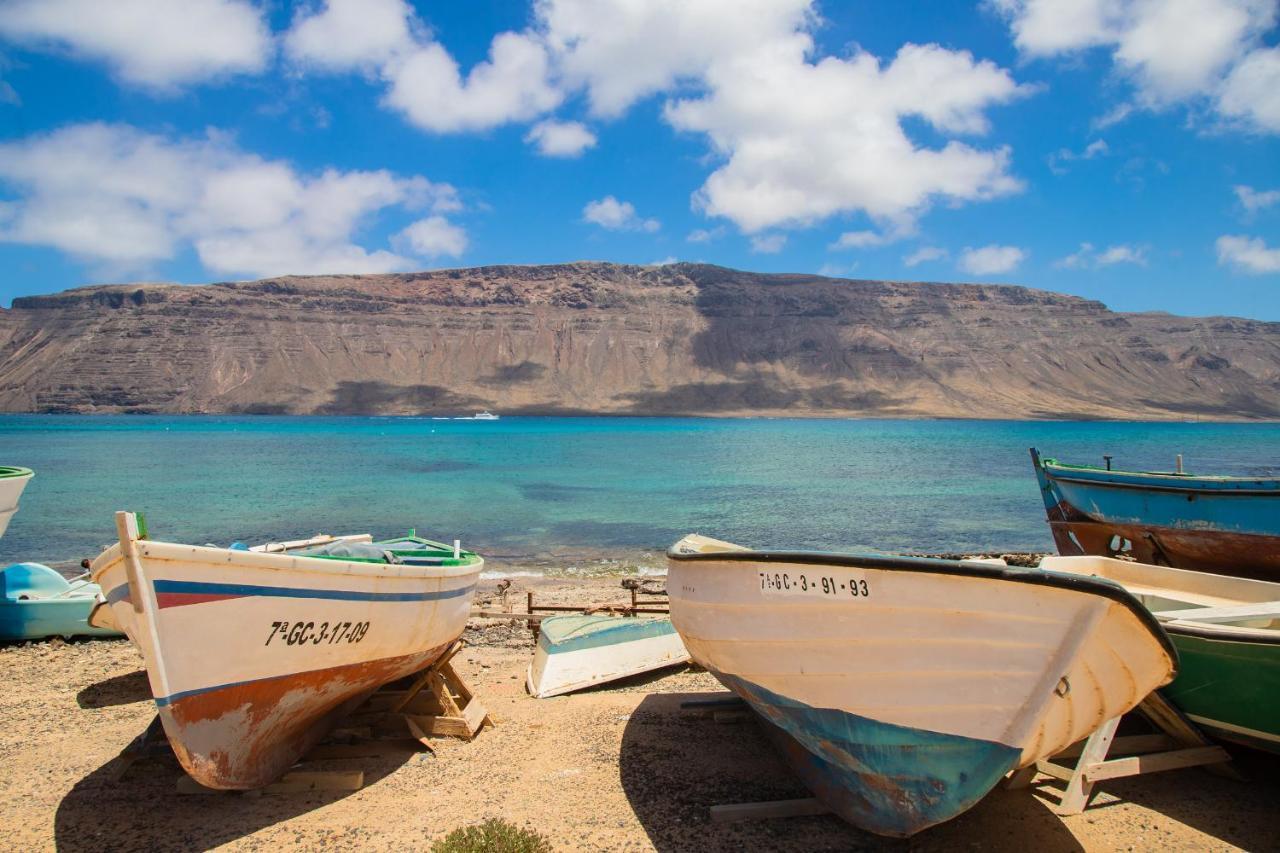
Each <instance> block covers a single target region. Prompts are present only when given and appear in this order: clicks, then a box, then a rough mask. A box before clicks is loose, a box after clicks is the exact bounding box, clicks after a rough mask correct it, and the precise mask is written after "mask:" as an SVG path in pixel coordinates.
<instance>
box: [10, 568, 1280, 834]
mask: <svg viewBox="0 0 1280 853" xmlns="http://www.w3.org/2000/svg"><path fill="white" fill-rule="evenodd" d="M528 589H534V590H535V591H536V597H537V600H538V602H540V603H557V602H563V603H574V604H585V603H588V602H599V601H606V600H614V601H622V600H624V598H626V593H625V591H624V590H622V589H620V588H619V585H618V579H617V578H616V577H614V578H590V579H573V578H517V579H516V580H515V583H514V585H513V587H512V589H511V591H510V592H509V593H508V598H509V600H510V601H511V602H512V604H513V606H514V609H516V610H523V608H524V602H525V592H526V590H528ZM479 599H480V601H481V602H483V601H485V600H486V599H487V600H489V603H488V604H484V605H483V606H485V607H486V608H493V607H500V606H501V602H500V600H499V599H497V598H496V597H495V595H494V582H493V581H486V582H484V584H482V589H481V593H480V595H479ZM466 638H467V641H468V644H469V645H468V646H467V647H466V648H464V649H463V651H462V652H461V653H460V654H459V655H458V657H457V658H455V665H456V668H457V669H458V670H459V672H461V673H462V674H463V676H464V678H465V679H466V680H467V681H468V683H469V684H470V685H471V687H472V688H473V689H474V690H475V692H476V694H477V695H478V696H479V697H480V698H481V699H482V700H483V701H484V702H485V704H486V705H487V706H488V708H489V709H490V711H491V712H492V713H493V714H494V715H495V716H496V717H497V718H498V722H499V725H498V727H497V728H492V729H485V730H484V731H482V732H481V733H480V735H479V736H478V737H477V738H476V740H475V741H473V742H471V743H464V742H462V741H458V740H453V739H447V738H446V739H439V740H436V741H434V746H435V752H434V753H429V752H423V753H417V754H411V753H403V754H397V755H396V756H394V757H382V758H362V759H355V760H343V761H331V762H324V763H319V764H316V765H308V766H309V767H311V766H314V767H320V768H332V769H362V770H364V771H365V787H364V788H363V789H362V790H360V791H356V792H352V793H346V794H337V793H311V794H289V795H286V794H267V795H252V794H249V795H245V794H234V793H233V794H208V795H180V794H179V793H177V791H176V790H175V786H176V784H177V781H178V779H179V778H180V777H181V775H182V773H181V770H180V769H179V767H178V765H177V762H176V761H174V760H173V759H172V758H167V759H162V760H148V761H143V762H139V763H138V764H135V765H133V766H132V767H130V768H129V769H128V771H127V772H126V773H125V774H124V776H123V777H122V778H120V779H119V780H116V779H114V778H113V770H114V765H113V763H112V761H113V759H114V757H115V756H116V754H117V753H118V752H119V751H120V749H122V748H123V747H124V746H125V745H126V744H128V743H129V742H130V740H131V739H132V738H133V737H134V736H135V735H137V734H139V733H140V732H141V731H142V730H143V729H144V728H145V727H146V726H147V724H148V723H149V722H150V720H151V718H152V716H153V715H154V706H153V704H152V703H151V701H150V693H149V689H148V686H147V680H146V676H145V674H144V673H143V672H142V660H141V658H140V657H139V655H138V654H137V652H136V651H135V650H134V649H133V647H132V646H131V645H130V644H129V643H128V642H127V641H124V640H118V641H84V642H74V643H70V644H66V643H61V642H57V641H55V642H52V643H33V644H27V645H16V646H4V647H0V667H2V668H3V672H4V673H5V674H6V676H7V687H8V689H6V690H5V691H3V693H0V718H2V719H4V720H5V723H6V724H5V726H4V727H3V729H2V730H0V839H2V840H0V848H3V849H12V850H53V849H57V850H63V851H93V853H102V852H103V851H110V850H139V851H141V850H178V849H182V850H192V849H199V850H203V849H215V848H216V849H228V850H264V851H265V850H271V851H277V850H279V849H281V848H282V847H297V848H301V849H315V848H320V847H324V848H326V849H333V850H358V849H380V850H382V849H402V850H422V849H429V848H430V846H431V844H432V842H433V841H435V840H437V839H439V838H441V837H443V836H444V835H445V834H446V833H448V832H449V831H450V830H452V829H455V828H457V827H460V826H465V825H469V824H473V823H479V822H480V821H482V820H484V819H486V818H490V817H498V818H505V819H506V820H509V821H511V822H513V823H515V824H518V825H522V826H527V827H530V828H534V829H537V830H538V831H540V832H542V833H543V834H545V835H546V836H547V837H548V838H549V839H550V840H551V842H552V844H553V845H554V846H555V847H556V848H557V849H562V850H581V849H599V850H637V851H639V850H654V849H657V850H688V849H695V850H700V851H721V850H723V851H737V850H743V849H752V850H862V849H877V850H878V849H891V850H908V849H909V850H955V849H974V850H998V851H999V850H1008V851H1014V850H1017V851H1024V850H1030V849H1034V850H1037V851H1069V850H1150V849H1168V850H1235V849H1246V850H1265V849H1275V848H1276V845H1277V840H1278V839H1280V808H1277V805H1276V804H1277V803H1278V802H1280V760H1276V759H1273V758H1270V757H1268V756H1262V755H1260V754H1256V753H1247V752H1246V753H1244V755H1245V757H1246V758H1247V760H1244V761H1242V762H1241V764H1242V767H1241V769H1242V770H1244V771H1245V772H1246V773H1247V774H1248V775H1249V777H1250V781H1249V782H1247V783H1241V782H1236V781H1233V780H1231V779H1225V778H1221V777H1218V776H1213V775H1210V774H1209V773H1206V772H1204V771H1202V770H1196V769H1191V770H1179V771H1172V772H1168V773H1162V774H1155V775H1151V776H1146V777H1142V778H1136V779H1122V780H1114V781H1111V782H1107V783H1104V784H1103V785H1102V786H1101V790H1102V792H1103V793H1102V794H1101V795H1099V796H1097V797H1095V800H1094V805H1093V807H1092V808H1090V809H1089V810H1087V811H1086V812H1085V813H1084V814H1081V815H1076V816H1073V817H1065V818H1064V817H1059V816H1057V815H1056V814H1055V813H1054V810H1053V803H1054V801H1055V799H1056V794H1057V793H1058V792H1059V791H1060V790H1061V789H1060V787H1058V786H1056V785H1047V784H1044V785H1042V786H1041V787H1039V788H1037V789H1033V790H1032V791H1025V790H1023V791H1006V790H1003V789H1000V790H996V791H994V792H993V793H992V794H991V795H990V796H988V797H987V798H986V799H985V800H984V801H983V802H981V803H980V804H979V805H978V806H976V807H975V808H974V809H972V810H971V811H969V812H968V813H966V814H964V815H962V816H961V817H959V818H957V819H956V820H954V821H951V822H949V823H946V824H943V825H942V826H938V827H934V828H933V829H930V830H926V831H925V832H923V833H921V834H920V835H917V836H915V837H914V838H913V839H910V840H909V841H905V842H904V841H893V840H889V839H882V838H878V837H876V836H872V835H868V834H866V833H863V832H859V831H858V830H856V829H853V828H852V827H850V826H848V825H846V824H844V823H842V822H841V821H839V820H838V819H836V818H834V817H831V816H820V817H803V818H786V819H777V820H770V821H759V822H750V823H736V824H712V823H711V822H710V820H709V817H708V809H709V808H710V807H711V806H712V805H716V804H722V803H740V802H756V801H762V800H779V799H789V798H794V797H804V796H808V794H807V792H806V791H805V789H804V788H803V787H802V786H801V785H800V784H799V782H797V781H796V780H795V779H794V777H793V776H792V775H791V774H790V772H789V771H788V770H787V768H786V767H785V765H784V764H783V763H782V762H781V760H780V759H779V758H778V757H777V756H776V755H775V754H774V751H773V749H772V748H771V747H770V744H769V742H768V740H767V738H766V737H765V736H764V734H763V732H762V731H761V730H760V729H759V728H757V725H756V724H755V723H754V722H752V721H751V720H747V721H743V722H737V723H721V722H716V721H715V720H714V719H713V718H711V717H708V716H701V715H696V714H691V713H689V712H682V711H681V710H680V708H679V703H680V702H681V701H682V700H684V699H687V698H691V697H696V696H708V695H712V694H722V692H723V691H722V688H721V687H720V685H719V684H718V683H717V682H716V681H715V679H714V678H712V677H711V676H710V675H708V674H707V673H705V672H701V671H696V670H694V669H691V668H688V667H685V668H681V669H677V670H674V671H668V672H667V673H664V674H658V675H650V676H641V677H638V678H635V679H631V680H629V681H627V682H622V683H621V684H619V685H616V686H613V687H604V688H598V689H596V690H593V691H590V692H586V693H581V694H576V695H573V696H566V697H558V698H555V699H544V700H536V699H531V698H530V697H529V696H528V695H527V694H526V693H525V689H524V673H525V669H526V667H527V666H528V662H529V659H530V655H531V653H532V648H533V644H532V640H531V638H530V634H529V632H528V630H527V629H525V628H524V627H523V624H518V625H513V624H512V623H511V620H473V622H472V627H470V628H469V629H468V631H467V635H466ZM1045 781H1046V777H1041V779H1040V782H1041V783H1044V782H1045Z"/></svg>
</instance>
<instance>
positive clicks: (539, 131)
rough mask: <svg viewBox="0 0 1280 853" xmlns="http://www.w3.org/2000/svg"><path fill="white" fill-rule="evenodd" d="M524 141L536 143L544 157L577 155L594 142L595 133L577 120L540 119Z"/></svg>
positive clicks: (592, 145) (591, 146)
mask: <svg viewBox="0 0 1280 853" xmlns="http://www.w3.org/2000/svg"><path fill="white" fill-rule="evenodd" d="M524 141H525V142H528V143H532V144H534V145H537V147H538V153H539V154H541V155H542V156H544V157H577V156H578V155H580V154H581V153H582V152H583V151H586V150H587V149H588V148H593V147H594V146H595V144H596V135H595V134H594V133H592V132H591V131H590V130H589V129H588V128H587V126H586V125H584V124H583V123H582V122H578V121H551V120H547V121H542V122H538V123H537V124H535V125H534V126H533V127H532V128H531V129H530V130H529V132H528V133H527V134H525V137H524Z"/></svg>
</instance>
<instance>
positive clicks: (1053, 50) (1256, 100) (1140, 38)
mask: <svg viewBox="0 0 1280 853" xmlns="http://www.w3.org/2000/svg"><path fill="white" fill-rule="evenodd" d="M992 5H993V6H994V7H995V8H996V9H997V10H999V12H1000V13H1001V14H1003V15H1004V16H1005V17H1006V18H1007V19H1008V21H1009V25H1010V28H1011V29H1012V31H1013V36H1014V42H1015V44H1016V45H1017V46H1018V48H1019V49H1020V50H1021V51H1022V52H1023V53H1025V54H1026V55H1028V56H1035V57H1047V56H1055V55H1060V54H1064V53H1071V52H1075V51H1080V50H1084V49H1087V48H1092V47H1104V48H1106V49H1107V50H1109V51H1110V52H1111V56H1112V61H1113V63H1114V66H1115V68H1116V70H1117V71H1118V73H1120V74H1121V75H1123V76H1125V77H1127V78H1128V79H1129V80H1131V81H1132V83H1133V86H1134V92H1135V98H1136V101H1137V103H1138V104H1139V105H1141V106H1144V107H1148V108H1155V109H1159V108H1162V107H1166V106H1169V105H1170V104H1174V103H1178V102H1182V101H1187V100H1189V99H1193V98H1205V99H1208V100H1209V101H1210V102H1211V103H1213V104H1214V105H1215V106H1216V108H1217V109H1218V110H1219V111H1220V112H1221V113H1222V114H1224V115H1226V116H1229V117H1234V118H1237V119H1241V120H1244V121H1246V122H1248V123H1251V124H1253V125H1255V126H1257V127H1259V128H1261V129H1265V130H1270V131H1274V132H1280V95H1277V88H1278V85H1277V84H1280V52H1277V50H1276V49H1275V48H1271V49H1266V48H1263V47H1260V46H1259V43H1260V39H1261V36H1262V34H1263V33H1265V32H1266V31H1267V30H1269V29H1270V28H1271V27H1272V26H1274V25H1275V23H1276V4H1275V3H1274V2H1273V0H992ZM1127 112H1128V108H1122V109H1121V111H1120V112H1119V113H1113V114H1112V116H1111V117H1112V118H1113V119H1118V118H1122V117H1123V116H1124V115H1125V114H1127Z"/></svg>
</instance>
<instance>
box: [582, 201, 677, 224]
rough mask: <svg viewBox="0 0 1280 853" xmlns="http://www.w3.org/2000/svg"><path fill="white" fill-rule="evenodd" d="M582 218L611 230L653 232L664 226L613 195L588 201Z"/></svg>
mask: <svg viewBox="0 0 1280 853" xmlns="http://www.w3.org/2000/svg"><path fill="white" fill-rule="evenodd" d="M582 218H583V220H584V221H586V222H590V223H592V224H593V225H599V226H600V227H601V228H605V229H608V230H609V231H647V232H649V233H653V232H654V231H657V230H658V229H659V228H661V227H662V223H660V222H658V220H656V219H644V218H642V217H641V216H639V215H638V214H637V213H636V209H635V206H634V205H633V204H631V202H629V201H618V200H617V199H616V198H614V197H613V196H611V195H607V196H605V197H604V198H602V199H597V200H596V201H589V202H587V204H586V207H584V208H582Z"/></svg>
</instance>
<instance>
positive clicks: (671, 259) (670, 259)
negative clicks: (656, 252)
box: [648, 255, 680, 267]
mask: <svg viewBox="0 0 1280 853" xmlns="http://www.w3.org/2000/svg"><path fill="white" fill-rule="evenodd" d="M678 263H680V259H679V258H677V257H676V256H675V255H667V256H666V257H665V258H663V259H662V260H659V261H650V262H649V264H648V265H649V266H651V267H666V266H670V265H671V264H678Z"/></svg>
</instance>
